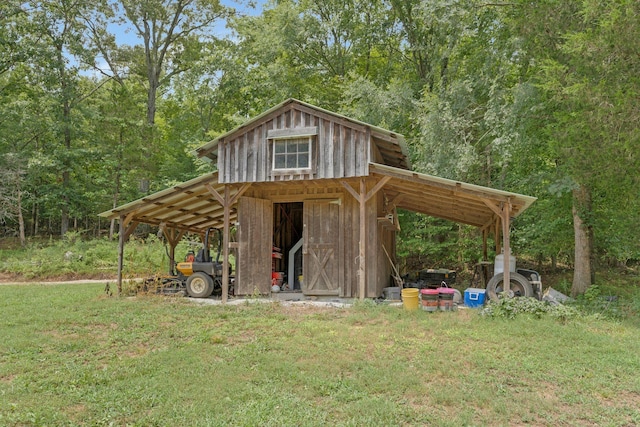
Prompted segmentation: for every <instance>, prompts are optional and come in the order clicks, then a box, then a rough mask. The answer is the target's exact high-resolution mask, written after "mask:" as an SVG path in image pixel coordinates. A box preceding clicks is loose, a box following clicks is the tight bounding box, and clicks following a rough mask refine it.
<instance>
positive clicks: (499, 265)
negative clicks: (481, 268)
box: [493, 254, 516, 276]
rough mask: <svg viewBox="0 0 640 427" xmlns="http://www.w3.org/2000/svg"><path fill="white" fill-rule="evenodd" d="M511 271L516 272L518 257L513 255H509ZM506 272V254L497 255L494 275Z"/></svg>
mask: <svg viewBox="0 0 640 427" xmlns="http://www.w3.org/2000/svg"><path fill="white" fill-rule="evenodd" d="M509 271H510V272H512V273H515V272H516V257H514V256H513V255H511V256H510V257H509ZM500 273H504V254H498V255H496V261H495V264H494V265H493V275H494V276H495V275H496V274H500Z"/></svg>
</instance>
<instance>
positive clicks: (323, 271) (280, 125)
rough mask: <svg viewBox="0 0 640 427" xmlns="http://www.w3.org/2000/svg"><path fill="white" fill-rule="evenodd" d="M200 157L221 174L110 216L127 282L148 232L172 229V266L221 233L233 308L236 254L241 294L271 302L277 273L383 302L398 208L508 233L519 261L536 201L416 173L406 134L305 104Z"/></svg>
mask: <svg viewBox="0 0 640 427" xmlns="http://www.w3.org/2000/svg"><path fill="white" fill-rule="evenodd" d="M195 154H196V155H197V156H198V157H201V158H205V159H208V160H210V161H211V163H212V165H213V168H212V169H213V170H215V172H211V173H207V174H205V175H203V176H200V177H198V178H196V179H193V180H190V181H188V182H185V183H182V184H180V185H176V186H174V187H172V188H168V189H166V190H163V191H160V192H158V193H155V194H152V195H149V196H146V197H144V198H142V199H139V200H136V201H134V202H131V203H128V204H126V205H123V206H119V207H117V208H115V209H113V210H110V211H108V212H104V213H102V214H101V216H104V217H107V218H118V219H119V221H120V263H119V266H120V268H119V277H120V279H119V281H121V275H122V271H121V270H122V252H123V247H124V242H125V241H126V239H127V237H128V236H129V235H130V234H131V232H132V231H133V230H134V229H135V227H136V226H137V225H138V224H139V223H147V224H151V225H155V226H159V227H160V229H161V230H162V231H163V232H164V235H165V237H166V239H167V241H168V242H169V246H170V249H171V250H170V254H171V258H172V259H173V258H175V255H174V252H175V246H176V245H177V243H178V242H179V241H180V239H181V238H182V236H183V235H184V233H186V232H193V233H200V234H203V233H204V231H205V230H207V229H208V228H210V227H215V228H219V229H221V230H222V234H223V257H222V261H223V263H224V264H225V266H224V267H223V272H224V276H223V295H222V298H223V300H226V298H227V292H228V284H229V277H228V273H227V271H228V265H229V264H228V260H229V254H230V253H233V255H234V256H235V259H236V271H235V293H236V295H249V294H255V293H260V294H268V293H269V292H270V290H271V278H272V271H273V270H274V269H275V270H276V271H278V272H286V281H287V282H288V285H289V287H291V288H294V289H296V290H298V289H299V290H300V291H301V292H302V293H303V294H304V295H307V296H336V297H346V298H349V297H357V298H373V297H378V296H380V295H381V294H382V290H383V288H385V287H387V286H392V282H391V277H392V263H391V260H394V259H395V258H394V257H395V240H396V233H397V232H398V230H399V224H398V216H397V209H407V210H411V211H415V212H420V213H423V214H426V215H431V216H435V217H439V218H445V219H448V220H451V221H456V222H460V223H464V224H470V225H473V226H476V227H479V228H480V229H481V230H482V232H483V233H482V235H483V237H484V242H485V247H486V241H487V236H488V235H489V234H490V233H493V234H494V235H495V236H496V237H499V236H502V238H501V239H500V238H496V239H495V240H496V242H498V243H497V248H496V249H497V250H501V249H502V250H504V251H505V253H506V254H509V248H510V246H509V221H510V219H511V218H513V217H516V216H517V215H519V214H521V213H522V212H523V211H524V210H525V209H526V208H527V207H528V206H529V205H530V204H531V203H533V201H534V200H535V198H533V197H529V196H523V195H520V194H516V193H511V192H506V191H501V190H495V189H491V188H487V187H481V186H477V185H471V184H466V183H463V182H457V181H452V180H447V179H443V178H439V177H434V176H429V175H425V174H420V173H416V172H412V171H411V170H410V163H409V160H408V157H407V149H406V145H405V142H404V139H403V137H402V135H399V134H397V133H394V132H392V131H388V130H385V129H381V128H379V127H376V126H372V125H369V124H366V123H362V122H360V121H357V120H353V119H350V118H348V117H344V116H342V115H339V114H336V113H333V112H330V111H327V110H324V109H322V108H319V107H316V106H313V105H310V104H307V103H304V102H301V101H298V100H295V99H288V100H286V101H284V102H282V103H281V104H279V105H276V106H275V107H273V108H271V109H269V110H268V111H265V112H264V113H262V114H260V115H259V116H257V117H254V118H253V119H251V120H249V121H247V122H246V123H244V124H243V125H241V126H239V127H238V128H236V129H233V130H231V131H230V132H227V133H225V134H224V135H221V136H220V137H218V138H216V139H215V140H213V141H211V142H209V143H207V144H205V145H203V146H202V147H200V148H198V149H197V150H196V151H195ZM501 246H502V248H501ZM274 248H277V249H274ZM485 252H486V251H485ZM505 258H506V260H507V261H506V262H507V263H508V259H509V257H508V256H507V257H505ZM504 269H505V271H507V272H508V271H509V268H508V264H507V265H505V266H504ZM507 274H508V273H507ZM507 283H508V281H507Z"/></svg>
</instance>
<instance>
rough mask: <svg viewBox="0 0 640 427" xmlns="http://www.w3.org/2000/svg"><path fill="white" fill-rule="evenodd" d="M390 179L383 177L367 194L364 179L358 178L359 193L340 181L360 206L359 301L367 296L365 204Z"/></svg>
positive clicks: (345, 182)
mask: <svg viewBox="0 0 640 427" xmlns="http://www.w3.org/2000/svg"><path fill="white" fill-rule="evenodd" d="M390 179H391V177H389V176H385V177H383V178H382V179H381V180H380V181H378V182H377V183H376V185H374V186H373V188H372V189H371V190H369V192H367V181H366V180H365V178H360V192H357V191H356V190H354V189H353V187H351V185H350V184H349V183H348V182H347V181H340V183H341V184H342V186H343V187H344V188H345V189H346V190H347V191H348V192H349V194H351V195H352V196H353V197H354V198H355V199H356V200H357V201H358V203H359V205H360V242H359V244H358V262H359V264H358V296H359V298H360V299H365V298H366V296H367V274H366V272H367V262H366V261H367V260H366V248H367V247H368V244H367V243H368V242H367V202H368V201H369V200H370V199H371V198H373V196H375V195H376V193H377V192H378V191H380V190H381V189H382V188H383V187H384V186H385V184H386V183H387V182H389V180H390Z"/></svg>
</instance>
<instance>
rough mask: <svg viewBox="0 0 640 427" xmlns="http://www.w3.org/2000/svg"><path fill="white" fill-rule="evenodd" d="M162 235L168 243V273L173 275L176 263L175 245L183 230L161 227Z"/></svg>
mask: <svg viewBox="0 0 640 427" xmlns="http://www.w3.org/2000/svg"><path fill="white" fill-rule="evenodd" d="M163 232H164V237H165V239H167V242H168V243H169V274H171V275H174V274H175V270H174V267H175V265H176V246H178V243H180V239H182V236H184V231H183V230H177V229H175V228H163Z"/></svg>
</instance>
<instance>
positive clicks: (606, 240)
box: [0, 0, 640, 293]
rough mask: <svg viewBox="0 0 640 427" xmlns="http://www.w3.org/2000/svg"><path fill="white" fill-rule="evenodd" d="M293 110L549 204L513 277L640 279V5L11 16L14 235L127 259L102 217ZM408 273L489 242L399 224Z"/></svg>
mask: <svg viewBox="0 0 640 427" xmlns="http://www.w3.org/2000/svg"><path fill="white" fill-rule="evenodd" d="M289 97H294V98H298V99H300V100H303V101H306V102H309V103H312V104H315V105H318V106H320V107H323V108H326V109H328V110H331V111H335V112H338V113H341V114H344V115H347V116H350V117H353V118H356V119H359V120H362V121H364V122H367V123H371V124H373V125H376V126H380V127H383V128H387V129H390V130H393V131H395V132H399V133H402V134H404V135H405V137H406V140H407V142H408V145H409V149H410V157H411V161H412V163H413V167H414V169H415V170H417V171H420V172H424V173H428V174H433V175H437V176H441V177H446V178H452V179H456V180H462V181H465V182H470V183H475V184H480V185H485V186H490V187H494V188H499V189H505V190H508V191H514V192H519V193H523V194H527V195H533V196H536V197H537V198H538V201H537V202H536V203H535V204H534V205H533V206H532V207H531V208H530V209H529V210H528V211H527V212H526V213H525V214H523V215H522V216H521V217H519V218H517V219H516V220H515V221H513V224H512V246H513V250H514V252H515V254H516V255H517V256H518V257H519V258H526V259H528V260H529V261H530V262H535V263H537V264H539V265H541V266H542V265H545V266H551V267H555V266H557V265H558V264H561V265H564V266H567V267H569V268H572V269H573V272H574V274H573V289H572V291H573V293H582V292H584V291H585V290H586V289H587V288H588V287H589V286H590V285H591V284H593V283H595V280H596V273H597V272H598V271H599V270H602V269H606V268H609V267H611V266H615V267H618V268H634V267H637V263H638V260H640V239H639V238H638V237H639V233H638V230H640V215H639V214H638V213H639V211H640V192H639V190H638V189H639V188H640V182H639V181H640V174H639V173H638V170H639V166H640V165H639V161H640V159H639V153H640V128H639V126H638V123H640V2H638V1H635V0H616V1H603V0H582V1H576V0H536V1H533V2H532V1H525V0H510V1H505V2H501V1H498V2H489V1H486V0H485V1H482V0H429V1H427V0H424V1H421V0H372V1H356V0H340V1H338V0H313V1H311V0H283V1H276V0H272V1H267V2H265V3H261V2H260V3H258V4H255V3H246V2H245V3H232V2H230V1H225V2H222V3H220V2H218V1H217V0H174V1H169V0H166V1H161V0H145V1H139V0H119V1H115V0H99V1H88V0H48V1H28V2H24V1H17V0H5V1H3V2H2V4H0V233H1V235H2V236H5V237H9V236H15V237H17V238H18V239H19V240H20V241H21V243H22V244H23V245H24V244H27V243H28V241H29V239H31V238H36V237H38V236H40V237H42V236H64V235H65V234H67V233H69V232H73V233H76V234H81V235H83V236H86V237H87V238H102V237H107V238H112V237H113V233H114V224H113V223H105V222H104V220H102V221H101V220H100V218H99V217H98V216H97V214H98V213H99V212H103V211H105V210H108V209H111V208H113V207H115V206H117V205H119V204H122V203H125V202H128V201H131V200H134V199H138V198H140V197H142V196H144V195H145V194H150V193H152V192H155V191H158V190H161V189H164V188H166V187H168V186H170V185H172V184H175V183H178V182H182V181H185V180H188V179H190V178H193V177H196V176H198V175H200V174H201V173H203V172H206V171H208V170H209V168H210V166H208V165H205V164H202V163H200V162H199V161H197V160H196V159H195V158H194V157H193V156H192V155H190V154H189V153H190V152H191V151H192V150H193V149H194V148H195V147H197V146H199V145H202V144H203V143H205V142H207V141H209V140H211V139H213V138H215V137H216V136H217V135H220V134H222V133H224V132H225V131H228V130H229V129H232V128H234V127H235V126H237V125H239V124H240V123H242V122H244V121H246V120H247V119H249V118H251V117H252V116H255V115H257V114H259V113H261V112H262V111H264V110H266V109H268V108H270V107H272V106H273V105H275V104H277V103H279V102H281V101H283V100H285V99H286V98H289ZM401 221H402V228H403V231H402V234H401V239H400V242H399V254H400V255H401V256H402V257H403V258H404V259H405V260H406V259H412V258H419V259H421V260H422V261H426V260H428V261H429V262H431V263H432V264H439V265H448V266H453V265H455V266H458V267H460V268H464V267H465V266H466V267H468V265H469V264H470V263H473V262H476V261H477V260H478V258H479V254H480V250H479V247H478V244H477V242H478V237H477V231H476V230H473V229H469V228H467V227H463V226H460V225H458V224H452V223H449V222H446V221H442V220H437V219H434V218H427V217H422V216H418V215H414V214H411V213H407V212H405V213H403V216H402V218H401Z"/></svg>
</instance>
